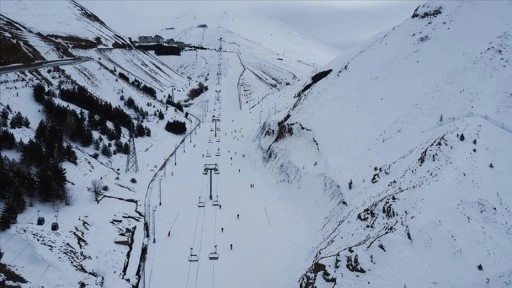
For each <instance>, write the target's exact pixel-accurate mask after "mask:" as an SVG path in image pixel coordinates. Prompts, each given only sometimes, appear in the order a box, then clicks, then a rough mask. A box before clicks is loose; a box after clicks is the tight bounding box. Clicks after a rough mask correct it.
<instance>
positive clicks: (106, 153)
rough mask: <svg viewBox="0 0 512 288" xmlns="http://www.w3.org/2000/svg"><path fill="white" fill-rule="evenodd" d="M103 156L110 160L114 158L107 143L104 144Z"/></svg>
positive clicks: (102, 148)
mask: <svg viewBox="0 0 512 288" xmlns="http://www.w3.org/2000/svg"><path fill="white" fill-rule="evenodd" d="M101 154H103V155H104V156H106V157H108V158H110V157H112V150H110V148H109V147H108V146H107V145H105V143H103V147H101Z"/></svg>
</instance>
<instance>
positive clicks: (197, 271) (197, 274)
mask: <svg viewBox="0 0 512 288" xmlns="http://www.w3.org/2000/svg"><path fill="white" fill-rule="evenodd" d="M205 215H206V207H205V209H203V225H202V226H201V238H200V241H199V254H197V255H201V248H202V247H203V232H204V217H205ZM198 278H199V265H197V270H196V285H195V288H197V279H198Z"/></svg>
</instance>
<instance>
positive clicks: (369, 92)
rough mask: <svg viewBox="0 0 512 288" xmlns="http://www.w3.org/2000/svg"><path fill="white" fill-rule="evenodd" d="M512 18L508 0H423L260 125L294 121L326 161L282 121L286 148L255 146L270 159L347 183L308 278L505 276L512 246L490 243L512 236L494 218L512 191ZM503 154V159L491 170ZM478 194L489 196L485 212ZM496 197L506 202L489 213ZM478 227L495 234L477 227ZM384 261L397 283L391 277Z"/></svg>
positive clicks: (498, 279) (346, 281)
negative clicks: (302, 150)
mask: <svg viewBox="0 0 512 288" xmlns="http://www.w3.org/2000/svg"><path fill="white" fill-rule="evenodd" d="M511 31H512V5H511V3H510V2H474V1H471V2H462V1H461V2H429V3H427V4H424V5H421V6H419V7H418V8H417V9H416V10H415V11H414V12H413V13H412V15H411V17H410V18H409V19H406V20H405V21H404V22H402V23H401V24H400V25H398V26H396V27H394V28H393V29H392V30H390V31H388V32H387V33H383V34H381V35H378V36H376V37H375V38H374V39H371V40H370V41H368V42H367V43H366V44H364V45H362V46H361V47H359V48H358V49H357V50H354V51H352V52H351V53H347V54H346V55H342V56H340V57H338V58H337V59H335V60H333V61H332V62H330V63H329V64H327V65H325V66H324V67H321V68H320V69H319V71H321V72H318V71H315V74H314V76H313V77H311V80H308V81H307V82H305V84H304V88H303V89H302V90H300V91H298V92H297V93H296V94H295V99H294V100H293V102H292V103H291V104H290V105H289V110H288V113H286V114H284V115H280V116H279V117H276V119H272V121H269V122H268V123H266V124H265V125H266V126H264V128H265V130H264V131H288V129H289V126H290V125H293V126H298V125H301V127H304V129H307V131H311V132H310V134H311V135H313V136H314V138H313V139H314V140H315V142H316V143H317V145H318V150H319V152H318V153H319V155H320V156H319V158H320V161H317V160H315V161H314V162H313V161H309V163H308V162H304V161H302V160H303V159H304V158H305V157H303V156H301V155H298V154H297V153H293V151H295V150H296V149H297V147H303V146H304V144H303V141H304V139H296V137H295V135H293V133H288V134H287V135H286V137H287V139H288V141H287V144H286V145H287V146H288V148H286V147H284V146H283V145H277V146H276V145H272V146H268V145H262V147H263V148H264V149H266V150H264V153H266V154H265V156H266V158H265V159H270V161H269V167H271V168H272V167H282V166H283V165H288V166H289V167H291V168H288V169H287V170H286V172H287V173H289V171H294V169H293V167H295V171H301V172H300V173H301V174H302V175H307V174H309V175H320V176H321V175H324V173H325V174H327V175H330V176H331V177H332V178H333V180H334V181H335V182H336V183H338V185H339V187H341V191H340V193H339V194H338V196H337V199H339V202H338V203H342V204H339V205H338V207H335V208H333V209H332V211H331V212H330V213H327V215H326V219H329V220H328V222H327V224H325V225H324V226H322V227H319V229H321V230H322V231H323V233H324V235H325V238H324V240H322V241H320V244H319V245H318V246H317V250H316V253H317V254H314V253H313V254H312V256H311V258H312V261H311V262H312V265H311V266H310V267H309V268H308V269H307V273H306V274H304V276H303V278H302V281H301V283H302V285H303V287H313V286H312V285H314V286H316V287H331V286H332V282H336V283H338V284H340V283H343V284H342V285H344V286H346V287H359V286H360V281H363V282H364V283H371V284H375V283H379V285H382V284H384V285H387V286H392V284H391V283H393V284H394V285H395V284H399V285H404V284H405V285H406V286H410V285H412V286H414V287H418V286H421V287H424V286H427V284H426V283H439V284H440V285H442V286H450V287H464V285H470V286H471V285H475V283H478V286H481V285H484V283H485V281H486V280H485V277H487V279H488V281H491V282H490V283H494V285H497V286H503V285H504V283H507V281H508V282H510V280H511V278H510V275H511V274H510V270H509V269H508V270H507V269H506V268H503V267H505V266H506V265H507V264H505V262H504V261H506V260H504V259H508V260H510V259H512V255H511V254H510V252H509V251H507V250H505V249H501V248H494V247H496V246H498V247H501V246H500V245H499V244H497V243H507V245H509V244H510V243H511V242H510V241H511V239H512V238H511V236H510V235H511V234H510V232H509V231H507V232H503V228H504V227H503V226H502V225H501V224H499V223H502V221H501V219H502V218H503V217H504V218H507V219H510V217H511V215H510V213H509V212H508V211H509V208H508V206H507V205H502V204H501V203H503V202H505V203H506V202H507V201H508V203H510V201H511V200H512V199H510V195H508V194H509V193H507V192H506V191H508V188H507V187H508V186H509V185H510V183H509V180H508V179H507V180H505V179H501V178H500V177H501V175H502V173H510V171H512V166H511V165H509V164H507V162H510V161H511V160H512V158H511V157H512V155H511V154H510V153H509V152H508V151H509V150H510V149H508V148H507V147H508V146H509V145H510V143H511V141H512V138H511V135H512V134H510V131H512V127H511V126H510V124H509V123H512V105H511V104H510V103H511V99H512V98H511V97H512V82H511V81H510V79H512V68H511V64H512V39H511V37H510V33H511ZM330 70H332V72H331V73H328V71H330ZM322 73H324V74H327V75H324V76H325V77H323V78H322V79H320V80H318V81H316V82H315V81H313V79H315V77H316V78H317V79H318V78H319V77H320V76H321V75H322ZM265 135H266V137H264V140H263V141H262V142H263V143H271V142H272V140H271V139H275V142H276V143H277V142H280V141H281V140H280V139H279V135H282V133H281V134H279V133H268V134H265ZM463 135H465V137H464V136H463ZM268 138H271V139H268ZM464 138H466V140H464ZM498 139H500V140H498ZM278 140H279V141H278ZM291 142H293V143H291ZM267 147H269V148H267ZM505 151H506V152H505ZM276 152H277V155H279V156H278V157H277V158H276V157H275V155H276ZM311 153H312V152H311ZM315 153H317V152H315ZM283 155H285V157H283ZM498 155H499V156H498ZM497 158H500V159H508V160H505V161H504V162H501V164H500V168H499V171H498V169H495V167H496V165H495V163H496V161H497ZM301 161H302V162H301ZM323 161H325V165H317V162H318V163H322V162H323ZM290 163H292V164H290ZM491 163H493V164H492V165H491ZM319 166H324V167H325V168H324V170H321V171H318V167H319ZM273 169H274V168H273ZM281 170H282V169H281ZM506 171H508V172H506ZM276 172H277V173H281V171H279V169H276ZM348 183H350V184H348ZM461 187H463V188H461ZM483 187H492V189H491V190H492V192H491V190H489V189H486V188H483ZM318 190H319V191H323V192H328V191H326V190H325V188H322V187H319V188H318ZM443 191H444V192H443ZM447 191H449V194H450V195H449V196H447V195H446V194H445V192H447ZM496 193H497V194H496ZM498 194H499V196H498ZM317 195H319V197H331V195H329V196H327V195H326V194H325V193H324V195H323V196H322V193H318V194H317ZM503 195H508V196H505V198H507V200H503V199H504V198H503V197H504V196H503ZM468 203H473V204H468ZM474 203H481V205H483V206H482V207H484V208H483V209H482V211H481V212H478V211H476V210H475V209H474V205H477V206H478V205H480V204H474ZM462 206H464V208H462ZM440 207H443V208H440ZM492 207H495V208H496V211H497V210H498V208H497V207H501V212H495V213H494V212H493V213H488V211H491V210H494V209H493V208H492ZM448 211H450V212H448ZM469 211H471V212H469ZM482 214H485V215H486V216H482ZM491 214H492V215H491ZM465 217H466V218H465ZM482 217H483V218H484V219H485V220H484V219H482ZM468 219H470V220H468ZM483 223H493V224H492V225H490V226H488V225H484V224H483ZM481 227H485V228H483V229H480V230H478V229H477V228H481ZM475 229H476V230H477V231H475ZM347 231H350V233H347ZM469 231H473V232H469ZM485 235H495V236H493V237H490V238H489V239H487V238H486V236H485ZM483 238H486V239H487V241H489V243H495V244H485V245H483V246H482V245H481V244H478V243H479V242H478V241H477V240H475V239H483ZM446 243H450V244H446ZM491 247H492V248H491ZM486 249H487V250H486ZM440 251H442V252H440ZM486 251H491V252H489V253H490V254H486ZM406 255H407V256H406ZM486 255H487V256H486ZM497 255H504V257H503V258H500V260H498V259H497V258H496V257H497ZM405 256H406V258H407V260H402V259H403V258H404V257H405ZM453 257H455V258H453ZM502 260H503V261H502ZM508 260H507V261H508ZM434 262H435V263H436V265H435V267H432V266H428V265H426V264H425V265H423V264H421V263H434ZM479 262H485V263H487V264H486V265H487V266H489V267H490V269H489V270H488V271H487V270H486V271H487V272H486V273H484V274H483V275H480V276H484V275H485V276H484V277H480V276H479V275H478V274H477V275H474V273H478V272H477V271H478V269H477V266H478V264H479ZM399 263H402V264H399ZM469 263H470V264H469ZM490 263H492V264H490ZM486 265H484V266H486ZM491 266H492V268H491ZM413 267H421V268H419V269H418V271H421V274H422V275H427V276H420V275H419V274H418V272H417V271H416V270H414V269H413ZM452 267H457V268H456V269H452ZM390 269H391V270H392V275H393V277H395V278H397V279H400V281H402V282H403V283H402V282H398V283H397V282H396V281H394V280H391V279H389V278H388V275H390V274H389V273H390V271H389V270H390ZM397 271H400V272H397ZM446 271H450V273H447V272H446ZM454 275H456V276H455V277H454ZM467 275H472V276H471V277H469V276H467ZM473 275H474V276H473ZM454 278H456V279H464V280H461V281H459V282H457V281H455V280H454ZM487 283H489V282H487ZM422 285H423V286H422Z"/></svg>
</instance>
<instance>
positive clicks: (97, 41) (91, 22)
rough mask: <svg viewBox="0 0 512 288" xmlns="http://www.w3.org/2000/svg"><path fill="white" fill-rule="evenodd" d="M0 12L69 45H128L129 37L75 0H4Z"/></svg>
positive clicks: (83, 46) (82, 46)
mask: <svg viewBox="0 0 512 288" xmlns="http://www.w3.org/2000/svg"><path fill="white" fill-rule="evenodd" d="M0 13H1V14H3V15H5V16H7V17H9V18H11V19H13V20H16V21H18V22H19V23H22V24H23V25H25V26H27V27H29V28H31V29H33V30H35V31H38V32H41V33H42V34H44V35H46V36H49V37H50V38H52V39H54V40H56V41H59V42H63V43H66V44H67V45H68V46H70V48H95V47H112V46H113V45H114V44H115V45H116V46H118V47H129V45H130V44H129V43H128V41H126V40H125V39H124V38H123V37H121V36H119V34H118V33H117V32H115V31H114V30H112V29H111V28H110V27H108V26H107V25H106V24H105V23H104V22H103V21H102V20H100V19H99V18H98V17H97V16H96V15H94V14H93V13H92V12H90V11H89V10H87V9H86V8H85V7H83V6H82V5H80V4H78V3H77V2H75V1H72V0H69V1H24V0H14V1H4V2H2V7H1V9H0Z"/></svg>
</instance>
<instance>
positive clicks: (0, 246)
mask: <svg viewBox="0 0 512 288" xmlns="http://www.w3.org/2000/svg"><path fill="white" fill-rule="evenodd" d="M36 215H37V214H35V215H34V216H32V218H30V219H28V220H27V222H25V224H23V226H21V229H24V228H25V226H27V225H28V223H29V222H30V221H32V219H34V217H36ZM16 235H18V234H16V233H13V234H12V235H11V237H9V239H7V241H5V242H4V243H2V245H0V249H2V248H3V247H4V246H5V244H7V243H9V241H11V239H12V238H13V237H14V236H16ZM20 238H21V237H20Z"/></svg>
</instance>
